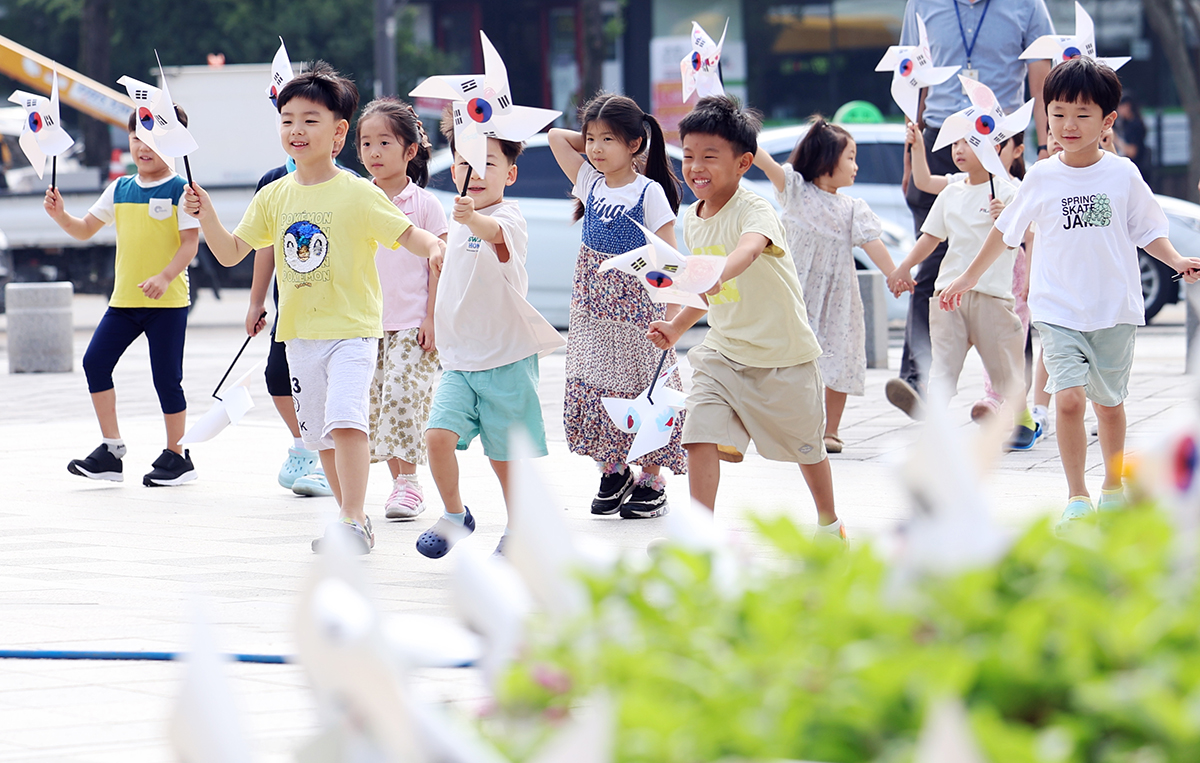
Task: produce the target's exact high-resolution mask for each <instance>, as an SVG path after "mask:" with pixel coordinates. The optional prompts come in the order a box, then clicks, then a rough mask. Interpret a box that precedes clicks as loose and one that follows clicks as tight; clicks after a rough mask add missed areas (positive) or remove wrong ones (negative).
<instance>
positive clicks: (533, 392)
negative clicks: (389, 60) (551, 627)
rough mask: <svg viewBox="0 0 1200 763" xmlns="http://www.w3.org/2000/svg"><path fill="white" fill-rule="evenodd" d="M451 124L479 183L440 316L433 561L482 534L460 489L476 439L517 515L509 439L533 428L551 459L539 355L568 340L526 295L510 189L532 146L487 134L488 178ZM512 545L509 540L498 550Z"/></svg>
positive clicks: (422, 541)
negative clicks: (438, 501) (461, 469)
mask: <svg viewBox="0 0 1200 763" xmlns="http://www.w3.org/2000/svg"><path fill="white" fill-rule="evenodd" d="M443 128H444V132H445V133H446V137H447V139H449V141H450V150H451V151H452V152H454V166H453V168H452V171H451V172H452V176H453V177H454V185H455V187H456V188H458V187H461V184H462V182H463V178H465V177H466V176H467V174H468V173H469V174H470V176H471V179H470V182H469V184H468V186H467V194H466V195H465V196H459V197H457V198H456V199H455V200H454V211H453V212H452V213H451V222H450V229H449V232H448V234H447V239H446V259H445V264H444V265H443V267H442V271H441V276H440V279H439V280H438V287H437V302H436V305H435V307H434V313H433V323H434V333H435V335H436V336H437V346H438V352H439V353H440V355H441V361H442V369H443V370H442V378H441V381H440V382H439V383H438V388H437V391H436V392H435V393H434V396H433V407H432V410H431V411H430V413H429V423H428V424H426V429H425V443H426V445H427V448H428V451H429V470H430V471H431V472H432V473H433V481H434V482H436V483H437V488H438V492H439V493H440V494H441V496H442V503H443V504H444V505H445V507H446V508H445V512H444V513H443V514H442V517H441V518H440V519H439V520H438V521H437V522H436V523H435V524H434V525H433V527H430V528H429V529H428V530H426V531H425V532H423V533H422V534H421V537H419V538H418V539H417V550H418V551H420V552H421V553H422V554H424V555H425V556H428V557H429V558H431V559H440V558H441V557H443V556H445V555H446V554H447V553H449V551H450V549H451V547H453V546H454V544H455V543H457V542H458V541H459V540H462V539H463V538H465V537H466V536H468V535H470V534H471V533H472V532H474V531H475V518H474V517H473V516H472V515H471V512H470V510H469V509H468V508H467V507H466V506H465V505H464V504H463V501H462V495H461V493H460V492H459V487H458V457H457V456H456V455H455V453H454V451H455V449H458V450H466V449H467V448H468V447H469V446H470V444H471V441H472V440H474V439H475V437H477V436H478V437H479V438H480V440H481V441H482V443H483V452H484V455H486V456H487V457H488V459H489V460H490V461H491V464H492V470H493V471H495V472H496V477H497V478H498V479H499V480H500V488H501V490H503V492H504V502H505V504H506V506H507V507H508V512H509V515H510V516H511V514H512V497H511V495H510V494H509V483H508V462H509V461H510V460H512V459H513V455H512V454H510V453H509V448H508V445H509V433H510V431H511V430H512V429H513V428H520V429H524V430H525V433H526V434H527V435H528V436H529V439H530V440H531V441H532V444H533V451H534V455H535V456H544V455H546V454H547V450H546V429H545V426H544V424H543V422H542V407H541V402H540V401H539V400H538V356H539V355H541V354H545V353H548V352H551V351H553V350H554V349H556V348H558V347H562V346H563V345H565V344H566V342H565V341H564V340H563V338H562V337H561V336H559V333H558V332H557V331H556V330H555V329H554V327H553V326H551V325H550V324H549V323H548V322H547V321H546V319H545V318H543V317H542V316H541V315H540V314H539V313H538V312H537V310H535V309H534V308H533V306H532V305H530V304H529V302H528V301H526V299H525V295H526V293H527V292H528V291H529V275H528V274H527V273H526V272H525V254H526V251H527V249H528V245H529V233H528V231H527V230H526V226H525V218H524V217H522V216H521V210H520V207H519V206H518V205H517V203H516V202H515V201H505V200H504V189H505V187H507V186H510V185H512V184H513V183H514V182H516V179H517V165H516V160H517V157H518V156H520V155H521V151H522V149H523V148H524V146H523V144H521V143H514V142H512V141H507V140H497V139H496V138H488V139H487V142H488V148H487V172H485V173H484V176H483V177H479V175H478V174H477V173H476V172H475V171H474V170H472V169H471V166H470V165H469V164H468V163H467V161H466V160H465V159H463V158H462V156H461V155H459V154H458V152H457V151H455V148H454V131H453V126H452V125H450V124H448V122H447V124H444V125H443ZM503 548H504V538H501V539H500V545H499V546H497V547H496V553H498V554H499V553H503Z"/></svg>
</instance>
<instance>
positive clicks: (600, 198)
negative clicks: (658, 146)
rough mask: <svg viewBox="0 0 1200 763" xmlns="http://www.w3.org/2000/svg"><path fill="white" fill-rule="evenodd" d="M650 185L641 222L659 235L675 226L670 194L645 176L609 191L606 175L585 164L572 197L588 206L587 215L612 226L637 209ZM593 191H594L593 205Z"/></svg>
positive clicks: (577, 178) (580, 169)
mask: <svg viewBox="0 0 1200 763" xmlns="http://www.w3.org/2000/svg"><path fill="white" fill-rule="evenodd" d="M597 181H599V182H597ZM593 185H595V190H594V191H592V186H593ZM647 185H648V186H650V188H649V189H648V190H646V203H645V206H644V207H643V210H642V211H643V212H645V218H646V219H645V220H638V222H639V223H641V224H642V225H645V226H646V227H647V228H649V229H650V230H652V231H655V232H657V231H658V229H659V228H661V227H663V226H664V225H666V224H667V223H669V222H674V220H675V213H674V212H672V211H671V205H670V204H668V203H667V194H666V192H665V191H663V188H662V186H661V185H659V184H658V183H656V182H654V181H653V180H651V179H650V178H648V177H646V176H645V175H641V174H639V175H637V176H636V177H635V178H634V179H633V182H631V183H626V184H625V185H623V186H620V187H619V188H609V187H608V183H607V182H605V181H604V175H603V174H601V173H600V171H599V170H597V169H596V168H595V167H593V166H592V165H590V164H588V163H587V162H584V163H583V166H581V167H580V168H579V174H578V175H576V176H575V187H574V188H572V189H571V195H572V196H574V197H575V198H577V199H579V200H580V201H582V202H583V203H584V209H585V212H584V213H585V214H590V215H597V216H598V217H599V218H600V221H601V222H603V223H611V222H612V221H613V220H614V219H615V218H616V217H617V216H618V215H623V214H625V212H627V211H628V210H630V209H632V208H633V207H636V206H637V203H638V199H640V198H641V197H642V189H643V188H646V186H647ZM589 191H592V199H591V202H590V204H589V202H588V192H589Z"/></svg>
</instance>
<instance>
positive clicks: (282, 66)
mask: <svg viewBox="0 0 1200 763" xmlns="http://www.w3.org/2000/svg"><path fill="white" fill-rule="evenodd" d="M295 76H296V73H295V72H294V71H292V61H291V59H289V58H288V52H287V46H285V45H284V44H283V38H282V37H280V38H279V50H277V51H275V59H274V60H273V61H271V84H270V85H268V86H267V97H268V98H270V99H271V105H272V106H274V107H276V109H278V107H279V104H278V103H276V102H275V99H276V98H278V97H279V91H280V90H283V86H284V85H286V84H287V83H288V82H289V81H290V80H291V79H292V77H295Z"/></svg>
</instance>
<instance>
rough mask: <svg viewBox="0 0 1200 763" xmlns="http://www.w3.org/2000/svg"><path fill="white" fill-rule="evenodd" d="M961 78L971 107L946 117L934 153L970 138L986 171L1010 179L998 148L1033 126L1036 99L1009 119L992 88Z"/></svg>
mask: <svg viewBox="0 0 1200 763" xmlns="http://www.w3.org/2000/svg"><path fill="white" fill-rule="evenodd" d="M958 78H959V79H960V80H962V84H963V87H964V88H965V89H966V91H967V97H968V98H970V99H971V105H970V106H968V107H967V108H965V109H963V110H962V111H960V112H958V113H955V114H951V115H950V116H948V117H946V121H945V122H943V123H942V129H941V130H940V131H939V132H938V136H937V141H935V142H934V144H933V150H934V151H937V150H939V149H941V148H943V147H944V146H948V145H950V144H951V143H953V142H955V141H956V140H960V139H962V138H966V139H967V143H968V144H970V146H971V150H972V151H974V152H975V155H976V156H978V157H979V162H980V163H981V164H982V165H983V167H984V169H986V170H987V171H988V172H990V173H992V174H993V175H998V176H1000V177H1002V178H1006V177H1008V176H1009V175H1008V168H1007V167H1005V166H1004V163H1003V162H1001V161H1000V155H999V154H998V153H996V148H997V147H998V146H999V145H1000V144H1001V143H1003V142H1004V141H1005V140H1007V139H1008V138H1009V137H1010V136H1012V135H1015V134H1017V133H1019V132H1021V131H1023V130H1024V129H1025V128H1026V127H1028V126H1029V118H1030V117H1031V116H1033V99H1032V98H1030V99H1029V100H1028V101H1026V102H1025V105H1024V106H1022V107H1021V108H1019V109H1017V110H1016V111H1014V112H1013V113H1011V114H1009V115H1008V116H1005V115H1004V109H1002V108H1000V103H999V102H998V101H997V100H996V96H995V94H993V93H992V90H991V88H989V87H988V86H987V85H985V84H983V83H982V82H979V81H977V80H973V79H971V78H970V77H964V76H962V75H961V74H960V75H958Z"/></svg>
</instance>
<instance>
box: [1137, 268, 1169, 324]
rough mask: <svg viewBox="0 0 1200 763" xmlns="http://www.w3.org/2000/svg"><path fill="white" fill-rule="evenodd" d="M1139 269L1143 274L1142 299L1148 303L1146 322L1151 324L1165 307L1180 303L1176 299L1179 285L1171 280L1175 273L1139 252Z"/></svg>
mask: <svg viewBox="0 0 1200 763" xmlns="http://www.w3.org/2000/svg"><path fill="white" fill-rule="evenodd" d="M1138 268H1139V269H1140V270H1141V274H1142V299H1143V301H1145V303H1146V322H1147V323H1149V322H1150V321H1151V320H1152V319H1153V318H1154V316H1156V315H1158V312H1159V311H1160V310H1162V309H1163V305H1168V304H1171V303H1173V302H1177V301H1178V300H1177V299H1176V298H1175V294H1176V293H1177V290H1178V285H1177V284H1176V283H1175V281H1174V280H1172V278H1171V276H1173V275H1174V274H1175V271H1173V270H1171V269H1170V268H1168V267H1167V266H1166V265H1163V264H1162V263H1161V262H1159V261H1158V260H1156V259H1154V258H1153V257H1151V256H1150V255H1148V254H1146V253H1145V252H1142V251H1139V252H1138Z"/></svg>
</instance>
